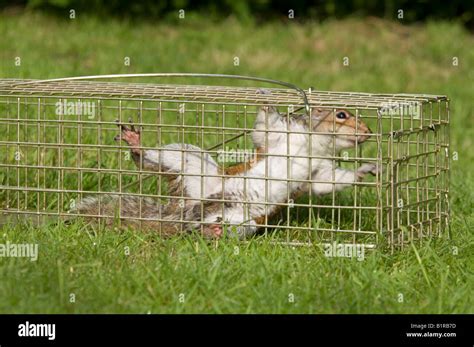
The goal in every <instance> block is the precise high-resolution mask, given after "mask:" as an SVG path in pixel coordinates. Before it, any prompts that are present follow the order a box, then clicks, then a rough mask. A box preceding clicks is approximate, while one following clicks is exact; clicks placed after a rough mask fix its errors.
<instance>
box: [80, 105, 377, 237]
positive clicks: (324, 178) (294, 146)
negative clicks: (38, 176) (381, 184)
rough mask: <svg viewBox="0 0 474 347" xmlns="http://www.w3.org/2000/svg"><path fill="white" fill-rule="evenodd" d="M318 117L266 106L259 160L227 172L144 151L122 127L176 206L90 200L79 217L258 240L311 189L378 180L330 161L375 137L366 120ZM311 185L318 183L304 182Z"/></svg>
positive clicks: (139, 161) (257, 134)
mask: <svg viewBox="0 0 474 347" xmlns="http://www.w3.org/2000/svg"><path fill="white" fill-rule="evenodd" d="M310 117H311V118H310ZM310 117H308V116H307V115H288V116H283V115H281V114H280V113H278V111H277V110H276V109H275V108H274V107H272V106H263V107H261V108H260V109H259V111H258V114H257V119H256V122H255V127H254V128H255V130H254V131H253V133H252V140H253V142H254V145H255V147H256V148H257V152H258V153H259V154H258V158H257V160H255V161H253V162H247V163H242V164H239V165H236V166H234V167H231V168H228V169H226V170H222V169H221V168H220V167H219V165H218V164H217V163H216V162H215V161H214V160H213V159H212V157H211V156H210V155H209V154H208V153H205V152H204V151H203V150H202V149H201V148H199V147H196V146H193V145H190V144H170V145H166V146H164V147H162V148H159V149H156V150H143V149H141V148H140V130H139V129H136V128H135V127H134V126H133V125H131V126H130V127H127V126H126V125H123V124H118V125H119V127H120V129H121V136H119V137H116V140H120V139H122V140H123V141H125V142H126V143H127V144H128V145H129V146H130V150H131V153H132V158H133V159H134V161H135V163H136V165H137V166H138V167H139V168H142V169H144V170H150V171H158V172H160V173H161V174H163V175H164V176H165V177H167V178H168V181H169V195H170V196H171V198H170V201H169V203H167V204H161V203H160V201H159V200H155V199H151V198H146V197H138V196H125V195H124V196H122V197H120V196H119V195H106V196H100V197H99V198H90V197H89V198H86V199H84V200H82V201H81V202H80V203H79V204H78V206H77V208H76V211H75V212H77V213H79V214H81V215H86V216H90V217H94V216H97V215H99V216H105V217H106V218H104V219H105V222H106V224H108V225H112V224H113V222H114V218H113V217H114V216H115V215H116V212H117V210H119V211H120V216H121V217H124V218H123V219H122V225H125V226H127V225H128V226H131V227H141V228H142V229H148V230H156V231H160V232H161V234H163V235H174V234H177V233H181V232H189V231H191V230H199V229H200V228H201V232H202V233H203V235H204V236H208V237H220V236H221V235H222V234H223V231H224V229H225V227H224V226H228V227H230V229H231V230H233V231H235V232H236V233H237V235H238V236H239V237H241V238H243V237H245V236H247V235H252V234H254V233H255V232H256V230H257V227H258V225H259V224H262V223H263V221H264V220H265V218H266V216H269V215H271V214H273V213H274V212H275V211H276V210H278V204H282V203H285V202H286V200H287V199H288V197H289V196H294V195H296V194H301V193H302V192H303V193H304V192H307V191H309V190H310V189H312V191H313V192H314V193H315V194H317V195H320V194H325V193H328V192H331V191H332V189H333V187H334V189H336V190H341V189H343V188H344V187H347V186H349V185H351V184H352V183H354V182H356V181H359V180H361V179H362V178H363V177H364V176H365V175H366V174H368V173H371V174H375V173H376V166H375V164H363V165H362V166H361V167H359V168H358V169H357V170H355V171H352V170H346V169H342V168H339V167H334V162H333V160H331V159H327V158H324V157H328V156H329V157H330V156H332V155H334V154H335V153H334V152H336V153H337V152H339V151H340V150H342V149H344V148H352V147H354V146H355V144H356V143H362V142H364V141H365V140H367V138H368V137H369V136H370V135H369V134H370V130H369V128H368V127H367V126H366V125H365V124H364V123H363V122H362V121H360V120H359V119H356V117H354V116H353V115H352V114H351V113H350V112H348V111H345V110H336V111H334V110H324V109H321V108H313V109H312V110H311V116H310ZM310 124H311V127H312V129H310V128H309V127H310ZM267 129H268V130H267ZM334 134H337V135H336V137H335V139H334ZM310 136H311V138H310ZM310 143H311V148H310V147H309V144H310ZM310 152H311V153H310ZM310 155H311V158H312V159H311V160H310V159H309V158H310ZM223 174H224V175H223ZM310 179H311V180H312V181H315V182H314V183H311V184H309V183H305V182H304V181H309V180H310ZM324 182H331V183H324ZM332 182H338V183H337V184H333V183H332ZM137 218H140V220H138V219H137Z"/></svg>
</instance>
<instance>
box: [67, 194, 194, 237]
mask: <svg viewBox="0 0 474 347" xmlns="http://www.w3.org/2000/svg"><path fill="white" fill-rule="evenodd" d="M71 212H72V213H74V214H79V215H81V216H82V218H84V219H85V220H86V221H90V222H94V223H97V222H100V223H101V224H103V225H105V226H106V227H113V226H118V225H119V224H120V226H121V227H131V228H134V229H142V230H147V231H154V232H158V233H162V234H163V235H165V236H166V235H174V234H177V233H180V232H182V231H184V229H185V226H184V225H183V226H182V227H181V226H180V223H179V222H177V221H176V220H179V216H173V215H172V214H171V213H170V211H169V209H168V208H167V205H163V204H161V203H160V201H159V200H158V199H153V198H149V197H141V196H128V195H127V196H120V195H115V194H110V195H101V196H100V197H90V196H89V197H86V198H84V199H83V200H81V201H80V202H79V203H78V204H77V206H76V208H75V209H74V210H73V211H71Z"/></svg>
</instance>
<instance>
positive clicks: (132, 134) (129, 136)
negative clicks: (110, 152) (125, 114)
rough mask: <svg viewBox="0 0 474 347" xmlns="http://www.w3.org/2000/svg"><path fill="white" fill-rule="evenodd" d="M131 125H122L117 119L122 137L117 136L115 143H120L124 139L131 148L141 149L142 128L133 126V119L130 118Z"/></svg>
mask: <svg viewBox="0 0 474 347" xmlns="http://www.w3.org/2000/svg"><path fill="white" fill-rule="evenodd" d="M128 121H129V123H130V127H127V126H126V125H125V124H122V123H120V121H119V120H118V119H117V120H116V121H115V122H116V123H117V126H118V127H119V128H120V130H121V135H117V136H115V137H114V140H115V141H120V139H122V140H123V141H125V142H126V143H127V144H128V145H129V146H130V147H132V148H135V149H138V147H140V132H141V129H140V128H136V127H135V125H133V122H132V119H131V118H129V120H128Z"/></svg>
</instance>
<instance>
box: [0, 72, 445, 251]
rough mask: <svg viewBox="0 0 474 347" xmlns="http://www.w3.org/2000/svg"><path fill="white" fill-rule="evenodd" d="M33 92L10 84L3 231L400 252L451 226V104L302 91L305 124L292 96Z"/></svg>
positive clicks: (147, 88)
mask: <svg viewBox="0 0 474 347" xmlns="http://www.w3.org/2000/svg"><path fill="white" fill-rule="evenodd" d="M37 82H38V81H35V80H15V79H0V150H1V151H0V153H1V155H0V184H1V186H0V211H1V213H2V214H3V217H2V218H3V220H11V219H15V218H18V217H20V218H21V219H22V220H25V219H26V220H28V221H31V222H34V223H44V222H45V221H48V220H49V219H53V220H55V219H58V218H60V219H66V220H71V219H85V220H86V221H96V220H98V221H101V224H102V225H106V226H124V227H130V226H131V227H133V228H137V229H141V230H151V231H154V232H158V233H162V234H170V233H171V234H173V233H183V232H191V231H194V230H195V231H198V232H201V233H203V234H205V235H208V236H209V235H211V236H213V235H214V236H216V235H217V236H220V235H221V233H224V232H227V233H230V234H237V235H238V236H240V237H244V236H246V235H251V234H253V233H263V234H264V235H268V234H271V235H272V237H275V235H277V239H281V240H282V241H285V242H288V243H290V244H293V245H299V244H311V243H313V242H315V241H316V242H339V243H352V244H363V245H366V246H367V247H374V246H376V245H379V244H381V243H382V244H385V245H388V246H389V247H390V248H391V249H392V250H393V249H395V248H396V247H403V246H404V245H406V244H407V243H409V242H410V241H411V240H420V241H421V240H423V239H424V238H426V237H432V236H438V235H441V234H442V233H444V232H445V231H447V230H448V222H449V160H448V159H449V106H448V99H447V98H446V97H444V96H436V95H413V94H393V95H390V94H369V93H340V92H325V91H314V90H307V91H306V92H305V95H306V96H307V102H308V104H309V106H310V110H309V112H306V113H305V106H306V105H305V104H306V103H305V100H304V98H302V97H301V93H300V92H299V91H298V90H295V89H288V88H266V89H265V92H264V93H262V92H261V90H260V89H258V88H252V87H229V86H226V87H224V86H206V85H176V84H148V83H125V82H98V81H84V80H78V81H76V80H59V81H47V82H43V81H40V83H37ZM262 110H263V111H262ZM272 112H273V113H272ZM275 112H277V113H275ZM341 112H342V113H343V114H345V117H344V118H339V114H340V113H341ZM275 114H276V115H278V117H277V118H278V122H279V123H278V124H279V126H277V125H275V124H277V123H274V121H275V119H274V118H272V117H274V115H275ZM262 117H263V118H262ZM341 117H342V116H341ZM129 118H132V120H133V126H131V125H130V124H129ZM117 119H118V125H119V127H117V122H116V120H117ZM120 126H121V127H120ZM258 126H260V128H258ZM262 126H263V127H262ZM257 128H258V129H257ZM139 129H141V130H139ZM369 129H370V130H369ZM117 135H118V138H117ZM374 167H375V168H376V169H375V170H373V168H374ZM366 171H367V172H366ZM370 173H371V174H370ZM372 174H373V175H372Z"/></svg>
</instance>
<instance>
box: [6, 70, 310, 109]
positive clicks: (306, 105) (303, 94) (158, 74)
mask: <svg viewBox="0 0 474 347" xmlns="http://www.w3.org/2000/svg"><path fill="white" fill-rule="evenodd" d="M133 77H205V78H229V79H239V80H247V81H257V82H265V83H271V84H278V85H280V86H284V87H287V88H290V89H294V90H296V91H297V92H298V94H300V95H301V97H302V99H303V102H304V108H305V112H306V114H307V115H308V116H309V115H310V113H311V112H310V105H309V101H308V97H307V95H306V92H305V91H304V90H303V89H301V88H299V87H298V86H296V85H294V84H292V83H288V82H284V81H279V80H273V79H268V78H263V77H253V76H243V75H227V74H206V73H187V72H186V73H179V72H169V73H161V72H156V73H155V72H153V73H135V74H110V75H91V76H76V77H63V78H52V79H47V80H35V81H27V82H19V83H16V84H15V86H20V85H25V84H35V83H48V82H63V81H64V82H67V81H78V80H97V79H109V78H133Z"/></svg>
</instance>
